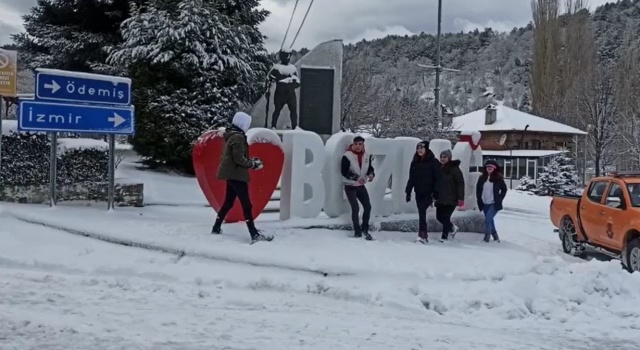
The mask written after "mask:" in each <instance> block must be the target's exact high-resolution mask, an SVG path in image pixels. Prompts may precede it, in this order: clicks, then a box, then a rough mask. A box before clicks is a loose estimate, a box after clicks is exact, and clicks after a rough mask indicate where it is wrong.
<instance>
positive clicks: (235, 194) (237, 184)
mask: <svg viewBox="0 0 640 350" xmlns="http://www.w3.org/2000/svg"><path fill="white" fill-rule="evenodd" d="M236 198H238V200H240V205H241V206H242V214H243V215H244V220H245V221H246V222H247V227H248V228H249V233H250V234H251V236H252V237H253V236H256V235H257V234H258V231H257V230H256V227H255V225H254V224H253V214H251V209H252V206H251V199H250V198H249V184H247V183H246V182H242V181H236V180H227V190H226V193H225V196H224V203H223V204H222V207H221V208H220V211H219V212H218V220H217V221H218V222H219V223H220V224H221V223H222V221H223V220H224V218H225V217H226V216H227V214H228V213H229V210H231V208H233V204H234V203H235V201H236Z"/></svg>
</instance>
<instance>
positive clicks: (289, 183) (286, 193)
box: [280, 130, 325, 220]
mask: <svg viewBox="0 0 640 350" xmlns="http://www.w3.org/2000/svg"><path fill="white" fill-rule="evenodd" d="M283 141H284V142H283V143H284V169H283V171H282V181H281V186H282V187H281V188H280V220H288V219H290V218H291V217H299V218H316V217H318V215H319V214H320V211H322V206H323V204H324V182H323V181H322V170H323V167H324V160H325V154H324V143H323V142H322V139H321V138H320V136H318V135H317V134H315V133H313V132H309V131H299V130H296V131H285V132H284V135H283Z"/></svg>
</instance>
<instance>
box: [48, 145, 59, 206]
mask: <svg viewBox="0 0 640 350" xmlns="http://www.w3.org/2000/svg"><path fill="white" fill-rule="evenodd" d="M49 136H50V140H51V153H50V154H49V206H50V207H52V208H53V207H55V206H56V182H57V181H58V133H56V132H52V133H49Z"/></svg>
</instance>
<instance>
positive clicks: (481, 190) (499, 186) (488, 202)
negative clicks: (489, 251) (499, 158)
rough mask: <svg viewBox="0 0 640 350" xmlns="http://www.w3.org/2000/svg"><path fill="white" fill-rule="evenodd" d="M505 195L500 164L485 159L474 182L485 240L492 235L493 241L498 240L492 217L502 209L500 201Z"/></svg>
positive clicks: (505, 189)
mask: <svg viewBox="0 0 640 350" xmlns="http://www.w3.org/2000/svg"><path fill="white" fill-rule="evenodd" d="M506 195H507V184H506V183H505V181H504V178H503V177H502V174H501V173H500V166H499V165H498V163H496V162H495V161H493V160H489V161H487V162H486V163H485V164H484V168H483V169H482V175H481V176H480V178H479V179H478V183H477V184H476V199H477V200H478V209H479V210H480V211H482V212H483V213H484V224H485V231H484V241H485V242H490V241H491V237H492V236H493V240H494V241H496V242H500V237H498V231H496V225H495V223H494V222H493V219H494V218H495V216H496V214H497V213H498V212H499V211H500V210H502V201H503V200H504V197H505V196H506Z"/></svg>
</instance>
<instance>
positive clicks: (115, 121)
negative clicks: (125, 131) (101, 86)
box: [109, 112, 127, 128]
mask: <svg viewBox="0 0 640 350" xmlns="http://www.w3.org/2000/svg"><path fill="white" fill-rule="evenodd" d="M126 121H127V120H126V119H124V118H122V117H121V116H120V115H118V113H115V112H114V113H113V117H109V122H110V123H113V127H114V128H117V127H118V126H119V125H120V124H122V123H124V122H126Z"/></svg>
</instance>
